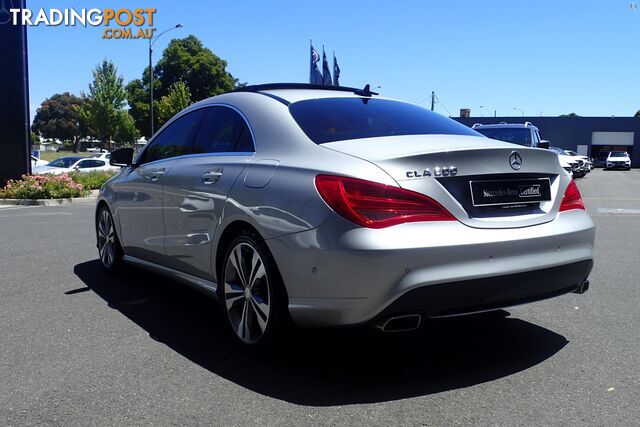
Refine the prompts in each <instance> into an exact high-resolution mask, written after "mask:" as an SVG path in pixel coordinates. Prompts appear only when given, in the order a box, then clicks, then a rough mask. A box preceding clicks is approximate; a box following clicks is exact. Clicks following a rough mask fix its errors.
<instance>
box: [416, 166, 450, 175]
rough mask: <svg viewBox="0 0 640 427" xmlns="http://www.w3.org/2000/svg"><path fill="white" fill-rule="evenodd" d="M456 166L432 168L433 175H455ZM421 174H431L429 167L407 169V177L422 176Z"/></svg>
mask: <svg viewBox="0 0 640 427" xmlns="http://www.w3.org/2000/svg"><path fill="white" fill-rule="evenodd" d="M457 174H458V168H457V167H455V166H449V167H446V166H445V167H443V168H441V167H439V166H436V167H435V168H433V176H456V175H457ZM423 176H432V174H431V169H429V168H426V169H425V170H424V171H422V172H420V171H407V178H422V177H423Z"/></svg>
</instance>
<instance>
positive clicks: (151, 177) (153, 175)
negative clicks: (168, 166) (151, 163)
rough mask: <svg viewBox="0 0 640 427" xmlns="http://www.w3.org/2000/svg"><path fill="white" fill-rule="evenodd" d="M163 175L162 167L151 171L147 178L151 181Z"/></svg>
mask: <svg viewBox="0 0 640 427" xmlns="http://www.w3.org/2000/svg"><path fill="white" fill-rule="evenodd" d="M163 176H164V169H158V170H156V171H153V172H152V173H151V175H150V176H149V178H150V179H151V181H157V180H159V179H160V178H162V177H163Z"/></svg>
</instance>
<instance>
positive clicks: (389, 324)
mask: <svg viewBox="0 0 640 427" xmlns="http://www.w3.org/2000/svg"><path fill="white" fill-rule="evenodd" d="M421 323H422V316H421V315H419V314H407V315H403V316H394V317H390V318H388V319H387V320H385V321H384V322H382V323H380V324H379V325H377V326H376V328H378V329H379V330H380V331H382V332H408V331H415V330H416V329H418V328H419V327H420V324H421Z"/></svg>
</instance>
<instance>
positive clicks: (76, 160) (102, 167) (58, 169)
mask: <svg viewBox="0 0 640 427" xmlns="http://www.w3.org/2000/svg"><path fill="white" fill-rule="evenodd" d="M118 169H119V168H117V167H115V166H111V165H110V164H109V162H108V161H107V160H100V159H94V158H90V157H79V156H68V157H60V158H59V159H56V160H54V161H52V162H50V163H49V164H47V165H44V166H37V167H35V168H33V170H32V173H33V174H34V175H46V174H54V175H60V174H62V173H65V172H73V171H78V172H92V171H111V170H118Z"/></svg>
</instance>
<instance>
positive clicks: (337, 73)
mask: <svg viewBox="0 0 640 427" xmlns="http://www.w3.org/2000/svg"><path fill="white" fill-rule="evenodd" d="M333 85H334V86H340V67H339V66H338V60H337V59H336V53H335V52H333Z"/></svg>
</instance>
